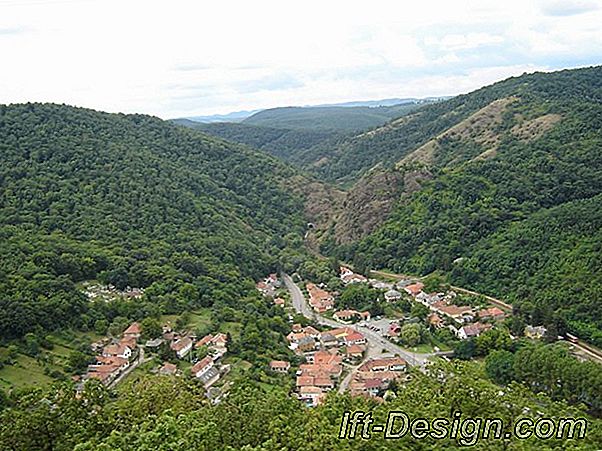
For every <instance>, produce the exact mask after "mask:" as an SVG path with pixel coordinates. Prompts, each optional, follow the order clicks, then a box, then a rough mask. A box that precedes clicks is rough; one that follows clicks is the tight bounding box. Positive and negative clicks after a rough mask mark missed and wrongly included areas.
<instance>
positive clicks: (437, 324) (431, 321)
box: [426, 313, 445, 329]
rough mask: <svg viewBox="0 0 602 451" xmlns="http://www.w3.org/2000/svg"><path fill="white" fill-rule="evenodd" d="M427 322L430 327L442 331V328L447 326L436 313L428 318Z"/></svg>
mask: <svg viewBox="0 0 602 451" xmlns="http://www.w3.org/2000/svg"><path fill="white" fill-rule="evenodd" d="M426 321H427V322H428V325H429V326H431V327H434V328H435V329H441V328H442V327H444V326H445V323H444V322H443V319H441V317H440V316H439V315H437V314H436V313H431V314H430V315H429V316H428V317H427V318H426Z"/></svg>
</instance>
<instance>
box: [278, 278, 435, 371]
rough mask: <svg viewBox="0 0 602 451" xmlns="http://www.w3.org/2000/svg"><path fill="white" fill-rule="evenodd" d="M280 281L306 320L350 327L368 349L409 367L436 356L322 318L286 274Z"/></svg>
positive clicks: (355, 327)
mask: <svg viewBox="0 0 602 451" xmlns="http://www.w3.org/2000/svg"><path fill="white" fill-rule="evenodd" d="M282 279H283V280H284V284H285V285H286V287H287V289H288V290H289V292H290V294H291V300H292V303H293V307H294V309H295V310H296V311H297V312H298V313H301V314H302V315H303V316H305V317H306V318H308V319H311V320H313V321H315V322H317V323H318V324H321V325H323V326H328V327H333V328H336V327H341V326H347V327H351V328H352V329H355V330H356V331H358V332H360V333H362V334H363V335H364V336H365V337H366V340H367V341H368V347H373V348H374V349H375V350H377V351H378V350H379V349H380V350H385V351H386V352H390V353H391V354H396V355H399V356H400V357H402V358H403V359H405V360H406V361H407V362H408V363H409V364H410V365H413V366H421V367H424V365H425V363H426V361H427V360H428V359H429V358H430V357H433V356H434V355H436V354H420V353H415V352H410V351H408V350H406V349H404V348H402V347H400V346H397V345H396V344H393V343H391V342H390V341H389V340H387V339H386V338H384V337H382V336H380V335H378V334H377V333H375V332H373V331H372V330H370V329H368V328H366V327H362V326H354V325H348V324H343V323H340V322H338V321H335V320H332V319H329V318H324V317H323V316H321V315H318V314H317V313H315V312H314V311H313V310H312V309H311V307H310V306H309V305H308V304H307V302H306V300H305V296H303V293H302V292H301V289H300V288H299V287H298V286H297V284H295V283H294V282H293V279H291V278H290V276H288V275H287V274H282ZM377 353H378V352H377Z"/></svg>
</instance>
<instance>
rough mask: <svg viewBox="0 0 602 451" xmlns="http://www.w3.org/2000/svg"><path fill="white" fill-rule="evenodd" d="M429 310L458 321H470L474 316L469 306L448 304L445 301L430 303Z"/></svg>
mask: <svg viewBox="0 0 602 451" xmlns="http://www.w3.org/2000/svg"><path fill="white" fill-rule="evenodd" d="M431 310H433V311H435V312H437V313H440V314H442V315H445V316H447V317H448V318H451V319H453V320H454V321H458V322H460V323H462V322H466V321H471V320H472V318H473V316H474V312H473V311H472V309H471V308H470V307H469V306H467V305H454V304H448V303H447V302H445V301H439V302H435V303H434V304H432V305H431Z"/></svg>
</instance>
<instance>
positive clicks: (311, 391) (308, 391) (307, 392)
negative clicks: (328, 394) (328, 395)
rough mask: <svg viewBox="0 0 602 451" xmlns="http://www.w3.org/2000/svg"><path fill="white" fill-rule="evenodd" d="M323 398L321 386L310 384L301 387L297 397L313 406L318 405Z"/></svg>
mask: <svg viewBox="0 0 602 451" xmlns="http://www.w3.org/2000/svg"><path fill="white" fill-rule="evenodd" d="M324 398H325V394H324V392H323V391H322V389H321V388H319V387H315V386H313V387H312V386H310V387H301V388H300V389H299V399H300V400H301V401H304V402H305V403H306V404H307V406H309V407H315V406H317V405H319V404H320V403H321V402H322V401H323V400H324Z"/></svg>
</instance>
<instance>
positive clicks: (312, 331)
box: [303, 326, 320, 339]
mask: <svg viewBox="0 0 602 451" xmlns="http://www.w3.org/2000/svg"><path fill="white" fill-rule="evenodd" d="M303 333H304V334H305V335H309V336H310V337H312V338H315V339H317V338H319V337H320V331H319V330H318V329H316V328H315V327H312V326H307V327H304V328H303Z"/></svg>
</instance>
